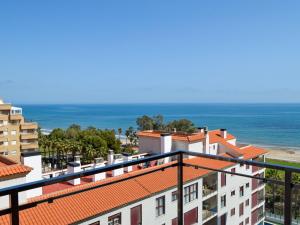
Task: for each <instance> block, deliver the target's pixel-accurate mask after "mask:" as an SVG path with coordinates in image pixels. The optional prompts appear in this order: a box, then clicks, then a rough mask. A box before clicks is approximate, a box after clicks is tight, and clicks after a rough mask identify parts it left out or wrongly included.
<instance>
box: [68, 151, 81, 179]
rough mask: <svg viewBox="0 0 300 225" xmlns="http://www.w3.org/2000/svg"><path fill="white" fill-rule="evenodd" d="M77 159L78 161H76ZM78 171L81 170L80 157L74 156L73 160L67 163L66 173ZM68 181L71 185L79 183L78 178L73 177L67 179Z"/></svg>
mask: <svg viewBox="0 0 300 225" xmlns="http://www.w3.org/2000/svg"><path fill="white" fill-rule="evenodd" d="M78 159H79V162H78ZM80 171H81V165H80V158H79V157H76V156H75V162H69V163H68V169H67V173H68V174H72V173H77V172H80ZM68 182H69V183H70V184H72V185H79V184H80V178H75V179H73V180H69V181H68Z"/></svg>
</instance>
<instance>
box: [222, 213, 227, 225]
mask: <svg viewBox="0 0 300 225" xmlns="http://www.w3.org/2000/svg"><path fill="white" fill-rule="evenodd" d="M226 220H227V217H226V213H225V214H223V215H222V216H221V225H226Z"/></svg>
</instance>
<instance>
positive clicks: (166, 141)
mask: <svg viewBox="0 0 300 225" xmlns="http://www.w3.org/2000/svg"><path fill="white" fill-rule="evenodd" d="M171 151H172V135H171V134H170V133H162V134H160V152H161V154H164V153H168V152H171ZM168 162H170V159H169V157H168V158H165V159H164V163H168Z"/></svg>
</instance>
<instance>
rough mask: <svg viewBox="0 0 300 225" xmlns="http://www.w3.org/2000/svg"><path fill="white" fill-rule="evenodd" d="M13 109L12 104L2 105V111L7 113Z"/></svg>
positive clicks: (0, 105)
mask: <svg viewBox="0 0 300 225" xmlns="http://www.w3.org/2000/svg"><path fill="white" fill-rule="evenodd" d="M10 109H11V104H0V111H2V110H3V111H6V110H10Z"/></svg>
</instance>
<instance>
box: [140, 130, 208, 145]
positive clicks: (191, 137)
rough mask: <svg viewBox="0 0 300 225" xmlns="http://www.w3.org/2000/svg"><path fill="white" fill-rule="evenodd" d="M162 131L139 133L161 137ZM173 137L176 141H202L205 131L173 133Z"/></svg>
mask: <svg viewBox="0 0 300 225" xmlns="http://www.w3.org/2000/svg"><path fill="white" fill-rule="evenodd" d="M161 134H162V132H160V131H152V130H146V131H140V132H138V133H137V135H138V136H140V137H153V138H160V135H161ZM172 139H173V140H174V141H186V142H193V141H200V140H203V139H204V133H194V134H182V133H172Z"/></svg>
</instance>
